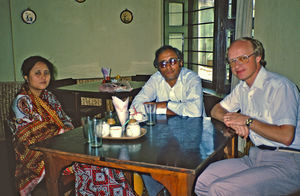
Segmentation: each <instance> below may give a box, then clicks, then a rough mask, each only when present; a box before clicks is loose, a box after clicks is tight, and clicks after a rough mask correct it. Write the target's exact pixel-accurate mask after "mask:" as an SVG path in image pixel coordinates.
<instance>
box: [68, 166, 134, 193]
mask: <svg viewBox="0 0 300 196" xmlns="http://www.w3.org/2000/svg"><path fill="white" fill-rule="evenodd" d="M73 171H74V174H75V192H76V195H86V196H94V195H97V196H135V195H136V194H135V193H134V191H133V190H132V188H131V187H130V185H129V184H128V183H127V181H126V178H125V176H124V174H123V172H122V171H120V170H117V169H110V168H106V167H99V166H93V165H87V164H82V163H75V164H74V165H73Z"/></svg>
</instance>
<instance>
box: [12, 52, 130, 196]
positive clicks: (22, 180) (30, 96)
mask: <svg viewBox="0 0 300 196" xmlns="http://www.w3.org/2000/svg"><path fill="white" fill-rule="evenodd" d="M21 71H22V75H23V78H24V80H25V83H24V85H23V86H22V87H21V90H20V91H19V92H18V94H17V95H16V98H15V100H14V101H13V104H12V114H11V117H10V124H11V127H12V131H13V144H14V149H15V152H16V171H15V178H16V185H17V189H18V191H19V193H20V195H21V196H23V195H24V196H27V195H31V193H33V192H34V189H35V188H36V186H37V185H38V184H39V183H40V182H41V181H42V179H43V178H44V175H45V164H44V161H43V155H42V153H41V152H39V151H33V150H30V149H29V145H32V144H35V143H37V142H40V141H42V140H45V139H48V138H51V137H53V136H55V135H58V134H61V133H64V132H66V131H69V130H70V129H73V128H74V127H73V125H72V122H71V119H70V118H69V117H68V116H67V115H66V114H65V112H64V111H63V110H62V106H61V104H60V103H59V101H58V100H57V99H56V97H55V96H54V95H53V94H52V93H51V92H50V91H48V90H47V89H46V88H47V87H48V86H49V84H50V82H51V80H53V78H54V77H53V76H54V73H53V72H54V66H53V64H52V63H51V62H49V61H48V60H47V59H45V58H43V57H40V56H32V57H29V58H27V59H25V60H24V62H23V64H22V67H21ZM72 172H74V173H75V177H76V180H75V192H76V195H128V196H130V195H134V193H133V191H132V189H131V188H130V186H129V185H128V183H127V182H126V179H125V177H124V174H123V173H122V172H121V171H119V170H114V169H108V168H103V167H98V166H91V165H86V164H82V163H75V164H74V165H73V166H72V167H69V168H67V169H66V170H64V174H65V175H66V174H70V173H72ZM32 191H33V192H32ZM33 195H34V194H33Z"/></svg>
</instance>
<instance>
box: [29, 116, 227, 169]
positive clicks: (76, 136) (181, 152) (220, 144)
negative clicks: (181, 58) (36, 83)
mask: <svg viewBox="0 0 300 196" xmlns="http://www.w3.org/2000/svg"><path fill="white" fill-rule="evenodd" d="M157 119H158V120H157V124H156V125H155V126H147V125H145V124H143V123H141V126H142V127H143V128H145V129H146V130H147V134H146V135H144V136H143V137H141V138H139V139H134V140H107V139H105V140H103V145H102V147H99V148H92V147H90V146H89V144H86V143H85V142H84V138H83V133H82V128H81V127H79V128H76V129H74V130H71V131H69V132H66V133H64V134H62V135H59V136H55V137H53V138H50V139H48V140H46V141H43V142H40V143H38V144H35V145H34V146H33V147H34V148H35V149H39V150H41V149H44V150H45V149H46V151H47V150H48V151H56V152H63V153H65V152H67V153H72V154H80V155H88V156H89V155H91V156H93V157H95V156H99V159H100V160H102V161H112V162H127V163H128V164H132V165H138V166H145V167H155V168H167V169H168V170H174V171H178V170H180V171H186V172H193V173H194V172H197V170H198V169H199V168H201V166H202V165H204V164H207V161H208V160H210V159H211V158H212V157H213V156H215V154H216V153H217V152H220V151H223V149H224V146H225V145H226V144H227V142H228V141H229V139H230V137H226V136H224V134H223V132H222V131H220V128H219V127H218V126H217V125H216V124H215V123H213V122H212V120H211V118H209V117H205V118H202V117H199V118H188V117H180V116H172V117H167V116H165V115H157ZM217 123H219V122H217ZM217 127H218V128H217ZM220 127H222V126H220Z"/></svg>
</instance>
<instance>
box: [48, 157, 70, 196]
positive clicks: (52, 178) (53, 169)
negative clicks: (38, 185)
mask: <svg viewBox="0 0 300 196" xmlns="http://www.w3.org/2000/svg"><path fill="white" fill-rule="evenodd" d="M44 154H45V159H44V160H45V169H46V175H45V180H46V186H47V193H48V196H59V184H58V179H59V177H60V174H61V172H62V170H63V168H65V167H67V166H68V165H70V164H72V162H71V161H68V160H65V159H62V158H56V157H55V156H51V154H50V153H44Z"/></svg>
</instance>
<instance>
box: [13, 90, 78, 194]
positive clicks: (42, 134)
mask: <svg viewBox="0 0 300 196" xmlns="http://www.w3.org/2000/svg"><path fill="white" fill-rule="evenodd" d="M12 110H13V112H14V117H13V118H12V119H10V125H11V129H12V132H13V145H14V148H15V153H16V171H15V177H16V185H17V188H18V189H19V192H20V195H29V194H30V192H31V191H32V190H33V189H34V188H35V186H36V185H37V184H38V183H39V182H40V181H41V180H42V179H43V177H44V175H45V166H44V161H43V154H42V153H41V152H38V151H33V150H30V148H29V146H30V145H31V144H35V143H37V142H40V141H42V140H45V139H48V138H51V137H53V136H55V135H58V134H60V133H63V132H64V130H65V129H70V128H73V125H72V123H71V119H70V118H69V117H68V116H67V115H66V114H65V113H64V112H63V110H62V108H61V104H60V103H59V102H58V100H57V99H56V98H55V96H54V95H53V94H52V93H50V92H48V91H47V90H44V91H43V92H42V93H41V96H40V97H36V96H34V95H33V94H32V93H31V92H30V90H28V89H27V88H26V86H23V87H22V89H21V91H20V93H19V94H18V95H17V96H16V99H15V100H14V102H13V104H12Z"/></svg>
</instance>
